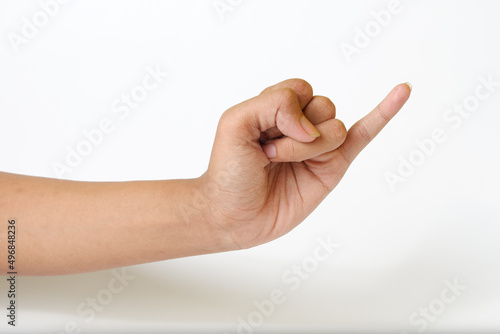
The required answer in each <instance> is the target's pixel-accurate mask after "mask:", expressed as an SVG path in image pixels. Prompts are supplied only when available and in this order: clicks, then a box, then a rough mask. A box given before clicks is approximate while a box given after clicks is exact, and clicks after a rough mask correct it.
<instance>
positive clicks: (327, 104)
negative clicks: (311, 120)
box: [315, 96, 336, 118]
mask: <svg viewBox="0 0 500 334" xmlns="http://www.w3.org/2000/svg"><path fill="white" fill-rule="evenodd" d="M315 98H316V99H317V100H318V104H319V105H320V107H321V108H322V109H323V110H324V111H326V112H327V113H328V115H329V116H330V117H332V118H334V117H335V111H336V108H335V104H334V103H333V102H332V100H330V99H329V98H328V97H326V96H315Z"/></svg>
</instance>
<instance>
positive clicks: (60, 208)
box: [0, 173, 222, 275]
mask: <svg viewBox="0 0 500 334" xmlns="http://www.w3.org/2000/svg"><path fill="white" fill-rule="evenodd" d="M197 182H199V180H198V179H191V180H169V181H134V182H75V181H65V180H55V179H47V178H37V177H29V176H22V175H15V174H7V173H0V188H1V194H0V219H1V221H0V226H1V227H0V270H1V272H0V274H5V273H6V272H7V271H8V270H7V246H6V245H7V223H8V219H12V218H14V219H15V220H16V225H17V232H16V244H17V245H16V246H17V247H16V248H17V256H16V264H17V271H18V273H19V274H24V275H58V274H70V273H78V272H86V271H93V270H101V269H106V268H113V267H119V266H126V265H132V264H138V263H145V262H152V261H159V260H165V259H171V258H176V257H183V256H191V255H198V254H203V253H210V252H217V251H220V250H222V249H221V248H220V243H219V242H218V240H217V238H216V236H214V232H213V231H212V229H211V226H210V225H209V224H208V222H206V221H203V217H204V216H205V217H206V214H205V213H203V212H185V211H184V212H183V211H182V210H196V209H194V208H193V206H192V205H190V204H191V203H192V200H191V198H192V197H193V192H194V189H196V187H197Z"/></svg>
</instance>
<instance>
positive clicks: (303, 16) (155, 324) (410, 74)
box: [0, 0, 500, 333]
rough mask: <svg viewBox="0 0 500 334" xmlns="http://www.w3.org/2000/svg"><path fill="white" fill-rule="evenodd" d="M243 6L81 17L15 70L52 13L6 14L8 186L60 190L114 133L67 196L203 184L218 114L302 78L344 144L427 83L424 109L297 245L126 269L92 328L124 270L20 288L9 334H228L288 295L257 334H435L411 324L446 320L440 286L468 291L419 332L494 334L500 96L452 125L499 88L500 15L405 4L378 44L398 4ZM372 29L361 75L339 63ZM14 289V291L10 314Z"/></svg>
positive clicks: (421, 96) (69, 15) (28, 7)
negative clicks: (318, 258)
mask: <svg viewBox="0 0 500 334" xmlns="http://www.w3.org/2000/svg"><path fill="white" fill-rule="evenodd" d="M46 2H48V0H42V1H41V3H46ZM222 2H223V3H227V1H222ZM231 3H233V5H232V7H231V8H232V10H231V11H227V12H226V13H224V15H223V16H222V18H221V17H220V16H219V15H218V14H217V11H216V10H215V9H214V6H213V4H214V2H213V1H212V0H200V1H181V0H179V1H163V2H160V1H123V0H121V1H118V0H116V1H79V2H76V1H75V2H70V3H68V4H64V5H60V8H59V10H58V12H57V13H56V14H55V15H54V16H53V17H51V18H50V19H49V22H48V23H47V24H46V25H44V26H42V27H40V28H39V29H38V32H37V33H35V34H34V36H31V38H29V39H27V40H26V41H25V42H26V43H24V44H21V45H18V52H16V50H15V47H14V46H13V44H12V43H11V41H10V40H11V39H12V36H13V35H12V34H17V35H21V34H22V28H23V25H25V21H24V20H23V18H27V19H28V20H30V21H33V16H34V15H36V13H38V12H40V11H41V10H42V9H41V8H42V7H41V5H40V3H39V2H37V1H1V2H0V36H1V39H0V59H1V61H0V170H2V171H7V172H13V173H22V174H30V175H39V176H46V177H56V176H57V175H56V173H55V172H54V169H53V164H54V163H55V162H59V163H64V159H65V157H66V155H67V147H68V146H70V147H73V148H75V147H76V145H78V143H79V142H81V141H82V140H85V137H84V135H83V133H82V131H84V130H90V129H93V128H96V127H97V126H98V124H99V122H100V120H102V119H104V118H110V119H111V120H112V121H113V124H114V130H113V132H112V133H109V134H106V135H105V137H104V139H103V140H102V142H101V143H100V144H99V145H97V147H94V149H93V151H92V152H91V154H89V155H88V156H86V157H84V158H83V160H82V162H81V163H80V164H79V165H78V166H77V167H76V168H74V169H73V170H72V171H71V172H69V173H66V174H65V175H64V176H63V177H64V178H66V179H74V180H96V181H99V180H116V181H121V180H137V179H171V178H191V177H197V176H199V175H201V174H202V173H203V172H204V171H205V169H206V167H207V164H208V159H209V156H210V151H211V146H212V141H213V138H214V134H215V129H216V125H217V122H218V119H219V117H220V115H221V114H222V113H223V112H224V111H225V110H226V109H227V108H228V107H230V106H232V105H234V104H236V103H239V102H241V101H242V100H245V99H247V98H250V97H252V96H255V95H256V94H258V93H259V92H260V91H261V90H262V89H263V88H265V87H267V86H269V85H271V84H274V83H276V82H279V81H281V80H284V79H287V78H291V77H300V78H304V79H306V80H308V81H309V82H310V83H311V84H312V86H313V88H314V90H315V93H316V94H320V95H325V96H328V97H330V98H331V99H332V101H333V102H334V103H335V104H336V107H337V115H338V116H337V117H338V118H340V119H341V120H343V121H344V122H345V124H346V125H347V126H350V125H352V124H353V123H354V122H355V121H356V120H357V119H359V118H360V117H362V116H363V115H364V114H366V113H367V112H369V111H370V110H371V109H372V108H373V107H374V106H375V105H376V104H377V103H378V102H379V101H380V100H381V99H382V98H383V97H384V96H385V94H386V93H388V92H389V90H390V89H391V88H392V87H393V86H394V85H396V84H398V83H400V82H405V81H410V82H411V83H412V84H413V92H412V96H411V98H410V100H409V101H408V103H407V104H406V106H405V107H404V108H403V110H402V111H401V113H400V114H398V115H397V117H396V118H395V119H394V120H393V121H392V122H391V123H390V125H389V126H388V127H387V128H386V129H384V131H383V132H382V133H381V135H380V136H379V137H377V139H376V140H375V141H374V142H372V143H371V144H370V145H369V146H368V148H367V149H366V150H365V151H364V152H363V153H362V155H360V156H359V157H358V158H357V160H356V161H355V163H354V165H353V166H352V167H351V169H350V170H349V172H348V173H347V174H346V176H345V178H344V180H343V181H342V182H341V184H340V185H339V186H338V187H337V188H336V189H335V190H334V192H333V193H332V194H331V195H330V196H329V197H328V198H327V199H326V200H325V201H324V202H323V203H322V204H321V206H320V207H319V208H318V209H317V210H316V211H315V212H314V213H313V214H311V215H310V216H309V218H307V219H306V221H304V223H303V224H301V225H300V226H299V227H298V228H296V229H295V230H294V231H292V232H291V233H289V234H288V235H286V236H284V237H282V238H280V239H279V240H276V241H274V242H271V243H269V244H266V245H263V246H260V247H256V248H254V249H250V250H245V251H238V252H231V253H225V254H214V255H206V256H200V257H193V258H185V259H177V260H172V261H165V262H158V263H152V264H145V265H138V266H134V267H129V268H127V269H126V272H127V273H128V274H129V275H133V276H134V277H135V279H134V280H133V281H131V282H130V283H129V284H128V286H126V287H125V288H124V290H123V291H122V292H120V293H117V294H116V295H113V299H112V301H110V302H109V303H108V304H107V305H105V306H104V307H103V310H102V311H100V312H97V315H96V317H95V319H93V320H92V321H87V320H88V318H87V317H86V316H81V315H79V314H78V313H77V311H76V309H77V307H78V305H80V304H81V303H85V302H86V300H87V298H92V297H96V296H97V295H98V294H99V293H100V292H102V291H103V289H106V287H107V285H108V282H109V281H110V279H112V277H113V275H112V273H111V271H101V272H94V273H88V274H82V275H73V276H62V277H20V278H19V280H18V290H19V300H18V305H19V314H18V324H19V326H18V327H17V328H16V329H15V330H12V328H10V327H8V326H6V317H5V316H4V315H1V314H4V312H6V311H2V312H0V313H1V314H0V315H1V316H0V319H2V320H1V323H0V329H1V331H2V332H13V333H16V332H18V333H24V332H29V331H30V332H37V333H38V332H40V333H63V332H64V330H65V326H66V325H67V324H68V323H71V322H74V323H76V325H77V326H78V328H77V330H80V331H81V332H88V333H91V332H104V331H106V330H108V331H114V332H116V331H120V332H127V331H130V332H144V333H146V332H152V331H162V332H172V333H173V332H175V333H180V332H192V331H198V332H200V331H201V330H202V329H203V330H204V331H209V330H211V331H213V332H217V333H220V332H224V331H227V332H231V333H234V332H236V330H237V325H238V320H237V319H238V317H241V318H243V319H248V317H249V316H250V315H251V314H252V312H255V310H256V307H255V306H254V304H253V303H254V301H262V300H263V299H266V298H269V295H270V292H271V291H272V290H273V289H279V290H282V291H283V292H284V293H285V295H286V301H285V302H284V303H283V304H282V305H277V306H276V307H275V310H274V312H273V313H272V315H271V316H270V317H265V319H264V322H263V324H262V325H261V326H260V327H258V328H255V332H257V333H259V332H260V333H266V332H269V333H270V332H273V333H274V332H276V331H277V330H279V329H281V330H285V331H286V330H288V331H291V330H292V329H293V330H295V331H299V332H301V331H309V332H311V331H313V330H316V331H319V330H325V331H329V332H336V331H338V332H346V331H367V332H368V331H369V332H374V331H383V332H386V333H387V332H392V333H399V332H401V331H410V332H416V331H418V330H421V329H422V327H421V326H420V325H418V326H417V325H415V324H413V325H412V324H411V323H410V322H409V318H410V316H411V315H412V313H414V312H417V313H418V312H419V308H420V307H429V304H430V303H432V302H433V301H434V303H435V305H439V302H435V300H436V299H439V298H441V297H440V296H441V291H442V290H443V289H445V288H446V285H445V283H444V282H445V281H446V280H448V281H450V282H453V281H454V280H457V281H458V282H459V283H460V284H461V285H463V286H466V289H465V290H464V291H463V292H462V293H461V294H460V295H459V296H458V297H456V299H455V300H454V302H452V303H449V304H445V309H444V310H443V312H442V313H441V314H439V315H437V316H436V318H435V320H434V321H428V322H427V325H428V326H427V328H426V329H425V332H428V333H434V332H442V331H456V330H463V331H473V330H476V331H488V330H491V331H493V330H496V331H499V330H500V317H499V316H498V314H499V309H500V269H499V267H500V242H499V241H498V240H499V237H500V228H499V226H498V224H499V217H500V212H499V208H498V204H499V200H500V195H499V191H498V189H499V187H500V179H499V177H498V171H499V170H500V159H499V139H500V134H499V133H500V132H499V131H498V124H499V122H500V117H499V110H500V109H499V108H500V97H499V95H500V87H494V88H493V90H494V91H493V92H492V93H490V94H489V96H488V97H487V98H484V99H483V100H481V101H479V105H478V106H476V107H474V108H472V109H474V111H473V112H471V113H470V115H469V116H468V117H467V118H461V120H462V122H461V123H460V124H459V125H457V124H458V123H455V121H454V122H450V121H446V120H445V118H444V117H445V115H446V114H447V110H449V109H450V108H453V107H454V105H461V104H463V103H464V101H468V102H470V103H472V102H474V98H473V96H474V94H475V90H476V88H477V87H478V86H480V85H481V82H480V78H481V77H482V78H488V76H491V78H492V79H493V81H495V82H498V81H500V66H499V63H498V62H499V59H500V47H499V43H498V33H499V32H500V20H499V19H498V15H499V14H500V2H496V1H416V0H401V2H400V8H399V9H400V11H399V13H397V14H395V15H392V16H391V19H390V22H389V24H388V25H386V26H385V27H382V28H381V29H380V31H377V30H376V29H377V28H376V26H374V25H373V22H375V21H374V17H373V15H372V13H373V12H379V11H381V10H387V7H388V1H385V0H381V1H342V2H340V1H305V0H304V1H264V0H260V1H257V0H255V1H250V0H248V1H241V2H238V1H234V0H233V1H232V2H231ZM372 21H373V22H372ZM370 22H372V23H370ZM366 27H368V28H370V29H373V30H372V31H371V35H372V37H370V40H369V42H368V43H366V44H368V45H367V46H364V47H362V48H359V49H358V53H356V54H353V55H352V57H350V61H349V60H348V57H346V56H345V55H344V54H343V53H342V51H341V45H344V46H345V44H342V43H348V44H351V45H354V39H355V35H356V33H357V29H361V30H363V29H365V28H366ZM9 36H10V37H9ZM358 42H359V41H358ZM156 66H159V68H161V69H162V70H163V71H166V72H168V73H169V76H168V78H166V79H165V80H164V81H163V82H162V83H161V84H160V86H159V87H158V88H157V89H155V90H154V91H152V92H151V93H150V94H149V95H148V96H147V98H146V99H145V100H144V101H142V102H141V103H140V105H139V106H138V107H137V108H135V109H133V110H131V112H130V114H129V115H128V117H126V118H124V119H121V118H119V115H118V114H115V113H113V110H112V104H113V103H114V101H116V100H117V99H120V96H121V94H129V93H130V92H131V90H132V89H133V88H134V87H136V86H137V85H140V84H141V82H142V79H143V77H144V76H145V75H146V74H147V72H146V68H148V67H151V68H155V67H156ZM481 89H482V90H481V92H483V93H485V92H488V91H487V90H486V89H484V88H481ZM475 101H478V100H477V99H476V100H475ZM450 115H451V114H450ZM455 116H456V115H455ZM456 122H458V121H456ZM454 124H455V125H456V126H455V127H453V125H454ZM436 128H441V129H442V130H443V131H444V134H445V136H446V140H445V141H444V142H443V143H439V144H437V145H436V147H435V148H434V150H433V151H432V152H431V153H430V154H429V155H428V156H425V158H424V160H423V161H419V162H421V164H420V165H419V166H417V167H415V169H414V171H413V173H411V175H409V176H407V177H405V178H404V182H401V183H398V184H396V185H395V189H394V191H393V190H392V189H391V187H390V186H389V184H388V182H387V181H386V179H385V175H386V173H388V172H392V173H397V169H398V166H399V164H400V158H401V159H409V157H410V156H411V155H412V154H413V156H414V157H418V154H419V153H415V152H416V150H418V146H417V145H416V143H415V141H416V140H417V141H422V140H425V139H428V138H431V134H432V132H433V130H434V129H436ZM420 157H422V156H420ZM6 214H7V213H3V212H2V213H1V215H2V217H3V216H5V215H6ZM327 236H330V237H331V239H332V240H334V241H335V242H337V243H339V244H340V247H339V248H338V249H337V250H335V253H334V254H332V255H331V256H330V257H329V258H328V260H326V261H324V262H322V263H320V264H319V266H318V268H317V270H315V271H313V272H312V273H311V274H310V276H309V277H308V278H307V279H304V280H303V281H302V284H301V286H300V288H299V289H298V290H297V291H292V290H291V289H290V284H287V283H286V282H284V281H283V279H282V275H284V273H285V272H287V270H289V269H290V268H291V267H292V266H293V265H294V264H298V265H300V264H301V263H302V261H304V259H306V258H307V257H309V256H311V255H312V254H313V252H314V250H315V248H316V247H317V245H318V242H317V241H316V239H317V238H318V237H319V238H323V239H326V238H327ZM97 246H98V245H93V244H92V241H90V242H89V246H88V247H97ZM19 252H20V253H21V254H22V250H19ZM6 288H7V287H6V283H5V282H4V279H3V280H2V284H0V302H1V305H6V304H5V302H6V300H7V298H6V293H4V292H6ZM436 303H437V304H436ZM2 309H4V306H2Z"/></svg>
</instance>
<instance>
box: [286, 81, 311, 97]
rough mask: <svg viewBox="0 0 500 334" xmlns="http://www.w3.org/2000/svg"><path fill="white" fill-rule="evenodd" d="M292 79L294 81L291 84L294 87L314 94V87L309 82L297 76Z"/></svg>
mask: <svg viewBox="0 0 500 334" xmlns="http://www.w3.org/2000/svg"><path fill="white" fill-rule="evenodd" d="M291 81H292V82H291V84H292V85H293V86H294V88H295V89H296V90H297V91H301V92H304V93H306V94H307V95H312V93H313V88H312V86H311V84H310V83H309V82H307V81H305V80H304V79H300V78H295V79H292V80H291Z"/></svg>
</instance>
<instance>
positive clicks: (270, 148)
mask: <svg viewBox="0 0 500 334" xmlns="http://www.w3.org/2000/svg"><path fill="white" fill-rule="evenodd" d="M262 149H263V150H264V153H265V154H266V155H267V157H268V158H269V159H272V158H276V146H274V144H266V145H264V146H262Z"/></svg>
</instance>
